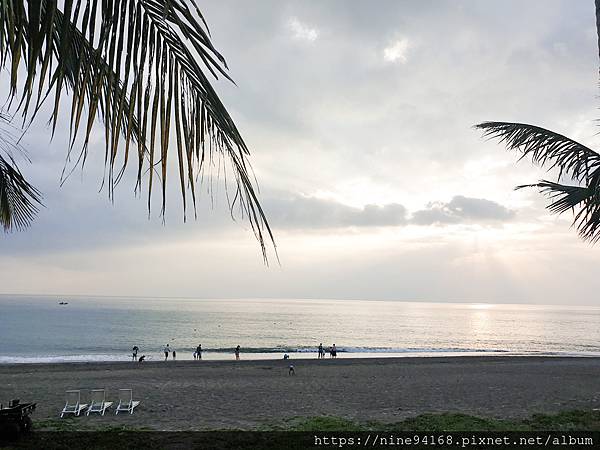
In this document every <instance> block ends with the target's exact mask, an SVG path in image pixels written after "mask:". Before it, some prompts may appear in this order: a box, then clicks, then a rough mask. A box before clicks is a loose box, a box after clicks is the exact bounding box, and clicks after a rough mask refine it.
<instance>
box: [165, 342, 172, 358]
mask: <svg viewBox="0 0 600 450" xmlns="http://www.w3.org/2000/svg"><path fill="white" fill-rule="evenodd" d="M163 351H164V352H165V361H166V360H167V359H169V353H170V352H171V349H170V348H169V344H167V345H166V346H165V348H164V350H163Z"/></svg>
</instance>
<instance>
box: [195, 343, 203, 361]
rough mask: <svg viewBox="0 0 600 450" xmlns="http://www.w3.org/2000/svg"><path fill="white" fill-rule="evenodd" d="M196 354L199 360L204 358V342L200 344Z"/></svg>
mask: <svg viewBox="0 0 600 450" xmlns="http://www.w3.org/2000/svg"><path fill="white" fill-rule="evenodd" d="M196 356H197V357H198V360H201V359H202V344H198V347H196Z"/></svg>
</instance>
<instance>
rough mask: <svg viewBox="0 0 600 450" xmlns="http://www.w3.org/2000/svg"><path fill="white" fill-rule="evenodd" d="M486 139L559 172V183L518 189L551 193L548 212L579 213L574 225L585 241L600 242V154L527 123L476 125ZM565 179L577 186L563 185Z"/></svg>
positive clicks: (543, 183) (519, 187) (487, 123)
mask: <svg viewBox="0 0 600 450" xmlns="http://www.w3.org/2000/svg"><path fill="white" fill-rule="evenodd" d="M476 128H478V129H480V130H482V131H483V134H484V136H488V137H494V138H498V139H499V140H500V141H501V142H503V143H505V144H506V147H507V148H508V149H510V150H517V151H519V152H521V158H520V159H523V158H525V157H530V158H531V160H532V161H533V162H534V163H537V164H539V165H541V166H544V167H547V168H549V169H555V168H556V169H558V180H557V181H556V182H554V181H549V180H540V181H539V182H538V183H534V184H528V185H523V186H517V189H521V188H525V187H537V188H538V189H539V190H540V192H542V193H544V194H547V195H548V196H549V197H550V199H551V203H550V204H549V205H548V206H547V208H548V210H549V211H551V212H552V213H555V214H562V213H564V212H567V211H569V210H573V211H575V209H577V212H576V213H575V218H574V220H573V226H574V227H575V228H576V229H577V230H578V231H579V235H580V236H581V238H582V239H584V240H586V241H590V242H592V243H595V242H597V241H598V240H599V239H600V154H598V153H596V152H595V151H594V150H592V149H590V148H588V147H586V146H585V145H582V144H580V143H578V142H575V141H574V140H572V139H569V138H568V137H566V136H563V135H561V134H558V133H555V132H553V131H549V130H546V129H544V128H540V127H537V126H535V125H529V124H525V123H512V122H483V123H480V124H478V125H476ZM561 180H567V181H572V182H575V183H577V185H573V184H562V183H560V182H561Z"/></svg>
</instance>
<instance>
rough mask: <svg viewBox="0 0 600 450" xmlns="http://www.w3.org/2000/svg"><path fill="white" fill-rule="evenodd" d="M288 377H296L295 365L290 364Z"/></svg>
mask: <svg viewBox="0 0 600 450" xmlns="http://www.w3.org/2000/svg"><path fill="white" fill-rule="evenodd" d="M288 375H296V371H295V370H294V365H293V364H290V367H289V369H288Z"/></svg>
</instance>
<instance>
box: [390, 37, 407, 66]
mask: <svg viewBox="0 0 600 450" xmlns="http://www.w3.org/2000/svg"><path fill="white" fill-rule="evenodd" d="M409 48H410V42H409V41H408V39H406V38H402V39H399V40H397V41H395V42H392V43H391V44H390V45H388V46H387V47H386V48H384V49H383V59H385V60H386V61H388V62H396V61H398V62H401V63H403V64H404V63H405V62H406V60H407V58H406V53H407V52H408V50H409Z"/></svg>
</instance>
